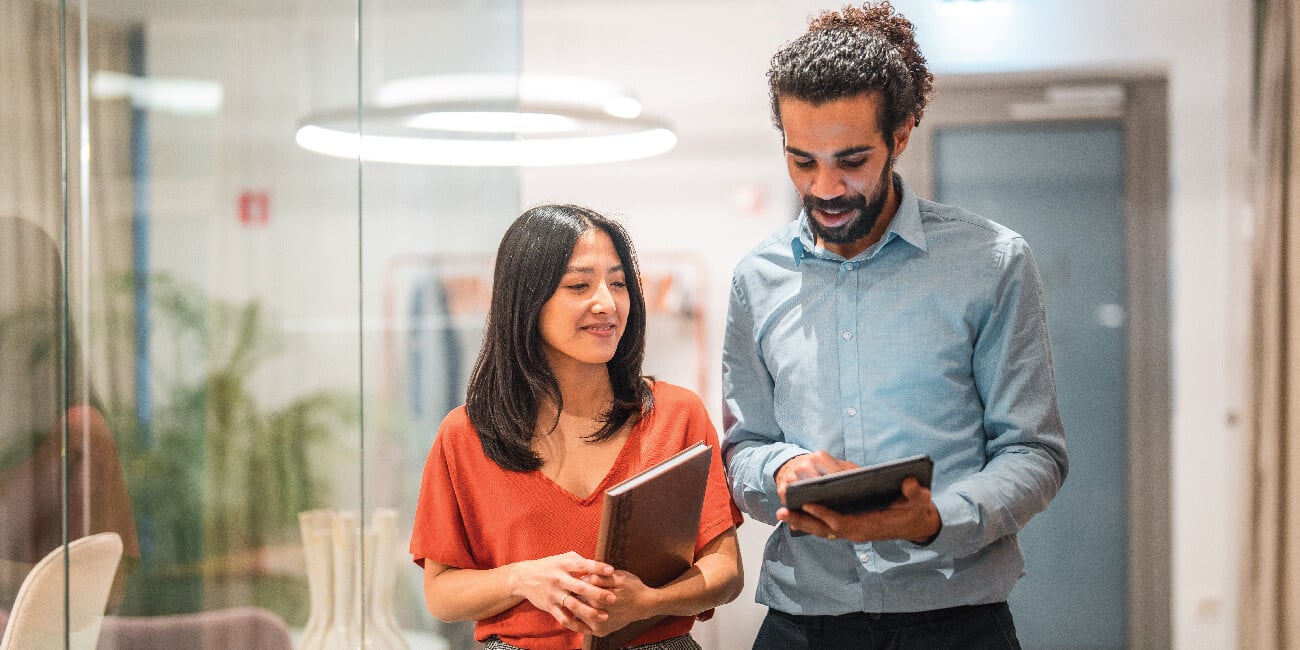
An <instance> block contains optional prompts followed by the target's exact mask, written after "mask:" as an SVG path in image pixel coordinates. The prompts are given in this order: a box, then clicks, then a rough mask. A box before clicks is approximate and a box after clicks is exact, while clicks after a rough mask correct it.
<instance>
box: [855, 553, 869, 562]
mask: <svg viewBox="0 0 1300 650" xmlns="http://www.w3.org/2000/svg"><path fill="white" fill-rule="evenodd" d="M858 559H859V560H862V561H863V562H866V561H867V560H869V559H871V557H870V556H868V555H867V554H866V553H863V554H862V555H859V556H858Z"/></svg>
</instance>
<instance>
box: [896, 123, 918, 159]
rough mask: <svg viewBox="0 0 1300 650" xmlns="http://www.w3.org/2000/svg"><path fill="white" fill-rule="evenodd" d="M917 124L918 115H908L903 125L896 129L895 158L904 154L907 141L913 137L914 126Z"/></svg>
mask: <svg viewBox="0 0 1300 650" xmlns="http://www.w3.org/2000/svg"><path fill="white" fill-rule="evenodd" d="M914 126H916V116H915V115H908V116H907V119H906V120H905V121H904V122H903V124H902V125H901V126H899V127H898V128H897V129H895V130H894V158H895V159H897V158H898V157H899V156H901V155H903V151H904V150H906V149H907V143H908V141H909V140H911V138H912V127H914Z"/></svg>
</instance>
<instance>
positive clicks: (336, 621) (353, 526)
mask: <svg viewBox="0 0 1300 650" xmlns="http://www.w3.org/2000/svg"><path fill="white" fill-rule="evenodd" d="M360 530H361V529H360V526H359V524H358V522H357V513H356V512H354V511H343V512H336V513H334V529H333V539H334V576H333V579H334V604H333V607H332V608H331V617H330V618H331V625H330V628H329V634H328V635H327V638H328V641H327V645H328V647H329V648H330V649H331V650H334V649H346V650H357V649H359V648H362V647H365V646H364V645H363V643H364V640H363V638H362V635H361V589H360V585H359V584H358V579H359V577H360V575H361V567H360V565H359V564H358V560H360V559H361V557H360V555H359V548H358V547H359V546H360V540H358V539H357V538H358V535H360Z"/></svg>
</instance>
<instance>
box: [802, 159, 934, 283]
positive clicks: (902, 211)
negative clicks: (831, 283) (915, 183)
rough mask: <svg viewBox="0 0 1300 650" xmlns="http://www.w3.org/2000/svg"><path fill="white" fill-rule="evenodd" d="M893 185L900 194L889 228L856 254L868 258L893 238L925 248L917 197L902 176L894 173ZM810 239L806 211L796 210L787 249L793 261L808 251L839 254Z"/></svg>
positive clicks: (824, 255)
mask: <svg viewBox="0 0 1300 650" xmlns="http://www.w3.org/2000/svg"><path fill="white" fill-rule="evenodd" d="M894 183H895V184H896V185H895V186H896V187H897V188H898V189H899V190H900V196H901V197H902V198H901V199H900V200H899V202H898V210H897V211H896V212H894V218H893V219H892V220H891V221H890V222H889V228H887V229H886V230H885V234H884V236H883V237H881V238H880V241H878V242H876V243H875V245H873V246H872V247H871V248H868V249H867V250H865V251H862V253H860V254H859V255H858V257H859V258H863V259H866V258H870V257H871V256H873V255H875V254H876V251H879V250H880V249H881V248H884V246H885V245H886V244H888V243H889V242H891V241H893V240H894V239H902V240H903V241H905V242H907V243H909V244H911V245H912V246H914V247H916V248H917V249H918V250H922V251H924V250H925V229H924V227H922V225H921V200H920V198H919V197H917V196H916V193H915V192H913V191H912V188H911V187H909V186H908V184H907V182H906V181H904V180H903V177H902V176H899V175H898V174H894ZM813 242H814V239H813V233H812V227H811V226H809V225H808V213H807V212H806V211H800V212H799V227H798V228H797V229H796V230H795V236H794V237H793V238H791V240H790V252H791V254H792V255H794V264H795V266H796V267H797V266H799V263H800V262H802V261H803V259H804V258H805V257H807V256H809V255H812V256H816V257H821V258H824V259H836V260H838V259H839V258H840V257H839V256H838V255H836V254H835V253H832V252H830V251H828V250H826V249H825V248H822V247H820V246H817V245H816V244H815V243H813Z"/></svg>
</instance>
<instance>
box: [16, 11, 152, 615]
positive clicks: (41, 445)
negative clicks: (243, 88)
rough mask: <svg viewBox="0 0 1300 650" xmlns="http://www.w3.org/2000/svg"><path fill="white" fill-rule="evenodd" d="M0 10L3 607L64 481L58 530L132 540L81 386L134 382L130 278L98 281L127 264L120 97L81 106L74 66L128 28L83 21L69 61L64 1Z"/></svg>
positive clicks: (97, 60)
mask: <svg viewBox="0 0 1300 650" xmlns="http://www.w3.org/2000/svg"><path fill="white" fill-rule="evenodd" d="M0 13H2V14H3V17H2V18H0V609H5V608H7V607H8V606H9V604H10V602H11V601H12V598H13V594H14V593H15V592H16V590H17V585H18V584H19V583H20V582H21V580H22V578H23V577H24V575H25V572H26V570H27V569H28V568H30V566H31V564H32V563H33V562H35V560H36V559H38V558H39V557H41V556H43V555H44V554H45V553H46V552H48V551H49V550H50V549H51V548H53V547H54V546H57V545H58V544H59V543H60V542H61V540H62V537H63V530H62V521H61V515H62V512H63V504H62V503H61V498H62V496H63V494H64V493H65V492H66V493H67V494H68V495H69V498H70V500H69V504H68V514H69V521H68V523H69V530H68V533H69V535H70V538H73V539H75V538H78V537H81V536H84V535H86V534H88V533H90V532H98V531H101V530H118V531H119V532H120V533H121V534H122V536H123V539H124V541H125V542H126V543H127V545H128V549H127V553H128V555H129V556H131V557H139V549H138V545H137V544H136V537H135V534H134V528H133V525H132V523H131V521H130V509H129V502H128V501H127V498H126V491H125V486H124V485H123V482H122V472H121V469H120V467H119V463H118V457H117V450H116V447H115V445H114V443H113V436H112V432H111V431H109V430H108V428H107V427H106V426H105V425H104V421H103V418H102V417H98V413H97V412H96V413H94V414H92V413H91V411H90V410H88V409H87V408H86V407H87V406H88V405H90V404H92V403H94V404H95V406H100V405H101V404H102V402H96V400H95V399H94V398H95V397H101V398H107V397H108V395H109V394H114V395H116V396H117V397H115V398H114V400H113V401H121V399H122V397H121V396H122V395H125V397H126V399H128V400H129V399H130V396H131V394H132V392H133V391H132V390H131V385H132V384H131V376H132V363H131V361H132V355H133V339H132V337H131V335H130V329H131V327H130V325H131V323H130V294H129V293H128V292H124V291H121V290H115V289H113V288H112V285H113V284H114V283H116V284H120V283H121V280H120V278H121V275H122V274H123V273H124V272H126V271H128V270H129V269H130V267H131V256H132V247H131V245H130V227H131V212H132V209H131V205H132V204H131V191H130V189H131V182H132V179H131V177H130V174H131V169H130V107H129V106H128V105H127V104H126V102H125V101H124V100H116V101H99V100H94V99H92V100H90V102H89V110H83V109H82V108H81V104H82V101H81V92H80V89H81V88H82V76H83V75H82V70H83V69H85V71H86V76H89V75H92V74H93V73H94V72H95V71H98V70H114V71H125V65H126V57H127V34H128V29H127V27H126V26H124V25H114V24H111V23H105V22H102V21H95V22H91V23H88V24H87V25H86V29H87V39H86V40H87V42H88V43H89V44H90V47H89V49H87V50H85V52H86V53H87V56H86V57H84V58H85V59H86V61H85V62H84V65H83V60H82V59H83V57H82V54H81V53H82V51H83V48H82V42H81V41H82V39H81V22H80V17H79V16H78V15H76V14H74V13H71V12H70V13H68V14H67V15H66V17H65V16H61V10H60V7H59V6H58V5H57V4H56V3H51V2H46V1H44V0H3V9H2V10H0ZM65 24H66V29H64V26H65ZM65 47H66V50H65ZM64 70H66V73H65V72H63V71H64ZM65 88H66V93H65V91H64V89H65ZM65 107H66V108H65ZM65 110H66V119H65V117H64V111H65ZM83 117H85V119H86V121H85V122H84V125H85V127H86V130H85V131H84V132H85V133H87V134H88V138H86V141H83V135H82V134H83V129H82V126H83V121H82V120H83ZM65 144H66V148H65ZM65 151H66V155H65V154H64V152H65ZM83 160H85V161H86V162H85V167H86V169H85V171H84V172H83V162H82V161H83ZM65 183H66V185H65ZM65 282H66V285H65ZM65 287H66V289H65ZM65 298H66V302H65ZM65 304H66V311H65ZM65 323H69V324H70V325H71V326H70V327H69V328H67V329H66V330H65V327H64V324H65ZM65 332H66V333H67V334H68V335H70V338H69V339H67V340H65V338H64V336H65ZM122 332H126V333H127V334H126V335H125V336H123V334H122ZM65 362H66V365H64V363H65ZM65 368H66V369H67V372H66V373H65V372H64V369H65ZM65 375H66V377H67V382H66V385H65V382H64V379H63V377H64V376H65ZM65 389H66V391H67V392H66V394H65V393H64V392H63V391H64V390H65ZM77 407H82V408H80V410H78V408H77ZM65 415H66V416H67V428H68V430H69V434H70V436H71V438H70V441H69V442H70V444H69V445H68V446H67V447H66V448H64V447H63V440H62V435H61V434H62V430H63V420H64V418H65ZM64 457H66V458H67V459H68V461H69V467H70V470H71V471H70V473H69V475H68V476H67V477H66V479H65V477H64V476H63V474H62V464H63V461H62V459H63V458H64ZM65 481H66V482H65Z"/></svg>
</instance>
